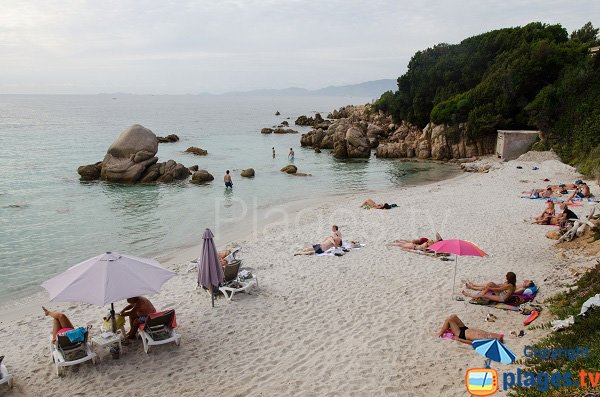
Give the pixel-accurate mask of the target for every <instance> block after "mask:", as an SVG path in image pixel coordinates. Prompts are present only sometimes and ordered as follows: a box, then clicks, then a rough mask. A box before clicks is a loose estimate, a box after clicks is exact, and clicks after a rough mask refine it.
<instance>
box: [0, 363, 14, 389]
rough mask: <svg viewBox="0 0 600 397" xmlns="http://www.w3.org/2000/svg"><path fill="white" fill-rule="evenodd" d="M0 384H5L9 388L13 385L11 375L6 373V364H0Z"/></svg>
mask: <svg viewBox="0 0 600 397" xmlns="http://www.w3.org/2000/svg"><path fill="white" fill-rule="evenodd" d="M0 375H1V376H0V385H3V384H5V383H6V384H7V385H8V387H9V388H11V389H12V387H13V376H12V375H11V374H10V373H8V369H7V368H6V365H4V364H0Z"/></svg>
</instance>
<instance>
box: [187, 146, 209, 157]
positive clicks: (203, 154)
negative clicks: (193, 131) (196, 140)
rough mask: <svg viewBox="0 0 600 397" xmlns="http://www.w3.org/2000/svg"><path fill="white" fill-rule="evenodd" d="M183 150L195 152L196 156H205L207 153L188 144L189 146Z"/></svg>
mask: <svg viewBox="0 0 600 397" xmlns="http://www.w3.org/2000/svg"><path fill="white" fill-rule="evenodd" d="M185 152H186V153H191V154H195V155H196V156H206V155H207V154H208V152H207V151H206V150H204V149H201V148H199V147H196V146H190V147H189V148H187V149H185Z"/></svg>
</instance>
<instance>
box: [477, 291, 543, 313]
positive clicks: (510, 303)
mask: <svg viewBox="0 0 600 397" xmlns="http://www.w3.org/2000/svg"><path fill="white" fill-rule="evenodd" d="M536 295H537V294H533V295H525V294H515V295H511V296H510V297H509V298H508V299H507V300H506V302H492V301H490V300H489V299H486V298H484V297H479V298H473V299H471V300H470V301H469V303H471V304H473V305H484V306H490V307H494V308H496V309H501V310H510V311H514V312H518V311H519V306H521V305H522V304H524V303H527V302H531V301H533V300H534V299H535V297H536Z"/></svg>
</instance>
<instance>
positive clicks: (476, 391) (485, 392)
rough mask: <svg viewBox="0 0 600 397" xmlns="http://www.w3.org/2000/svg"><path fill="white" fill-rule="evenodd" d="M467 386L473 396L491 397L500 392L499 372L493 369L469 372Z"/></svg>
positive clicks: (473, 369)
mask: <svg viewBox="0 0 600 397" xmlns="http://www.w3.org/2000/svg"><path fill="white" fill-rule="evenodd" d="M465 385H466V386H467V391H468V392H469V393H470V394H471V395H472V396H491V395H492V394H494V393H496V392H497V391H498V372H496V370H495V369H492V368H471V369H469V370H467V375H466V380H465Z"/></svg>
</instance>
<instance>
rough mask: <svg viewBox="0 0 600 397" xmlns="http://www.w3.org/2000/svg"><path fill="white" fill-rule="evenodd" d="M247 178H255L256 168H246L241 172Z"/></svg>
mask: <svg viewBox="0 0 600 397" xmlns="http://www.w3.org/2000/svg"><path fill="white" fill-rule="evenodd" d="M240 175H241V176H243V177H245V178H254V168H246V169H245V170H243V171H242V172H241V173H240Z"/></svg>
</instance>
